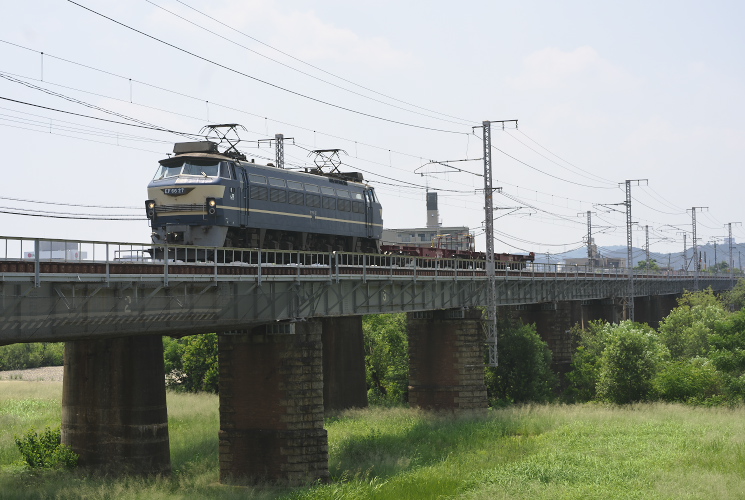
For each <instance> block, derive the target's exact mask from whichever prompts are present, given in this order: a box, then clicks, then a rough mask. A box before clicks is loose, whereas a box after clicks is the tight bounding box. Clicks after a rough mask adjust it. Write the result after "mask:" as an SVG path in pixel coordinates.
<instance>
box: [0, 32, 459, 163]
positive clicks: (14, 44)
mask: <svg viewBox="0 0 745 500" xmlns="http://www.w3.org/2000/svg"><path fill="white" fill-rule="evenodd" d="M0 42H2V43H5V44H8V45H12V46H14V47H17V48H20V49H23V50H27V51H29V52H35V53H40V54H44V57H49V58H53V59H56V60H59V61H62V62H65V63H67V64H72V65H75V66H79V67H82V68H86V69H89V70H91V71H96V72H99V73H102V74H105V75H109V76H113V77H116V78H120V79H122V80H126V81H128V82H130V83H137V84H140V85H144V86H146V87H150V88H153V89H156V90H160V91H162V92H167V93H170V94H173V95H177V96H180V97H185V98H187V99H192V100H195V101H198V102H200V103H205V102H209V103H210V105H212V106H215V107H219V108H224V109H226V110H229V111H235V112H238V113H243V114H245V115H248V116H252V117H255V118H260V119H264V120H271V121H272V122H274V123H278V124H280V125H288V126H290V127H295V128H297V129H300V130H304V131H306V132H313V133H314V134H316V133H318V134H321V135H325V136H327V137H330V138H332V139H338V140H342V141H347V142H348V143H350V144H354V145H355V148H356V147H357V146H358V145H359V146H365V147H369V148H373V149H377V150H381V151H388V152H392V153H396V154H398V155H401V156H408V157H410V158H418V159H421V158H422V155H416V154H411V153H405V152H402V151H397V150H393V149H390V148H387V147H385V146H377V145H375V144H370V143H367V142H363V141H359V140H354V139H350V138H346V137H342V136H338V135H335V134H331V133H328V132H323V131H318V130H314V129H312V128H308V127H304V126H302V125H297V124H294V123H290V122H286V121H283V120H278V119H275V118H269V117H266V116H262V115H258V114H256V113H251V112H250V111H246V110H243V109H238V108H235V107H232V106H228V105H226V104H221V103H219V102H216V101H213V100H211V99H203V98H199V97H194V96H191V95H188V94H184V93H182V92H178V91H175V90H172V89H168V88H165V87H161V86H158V85H154V84H152V83H148V82H144V81H142V80H137V79H134V78H128V77H125V76H122V75H119V74H116V73H113V72H111V71H107V70H103V69H100V68H96V67H94V66H90V65H87V64H83V63H80V62H77V61H72V60H70V59H66V58H63V57H59V56H56V55H53V54H51V53H49V52H40V51H38V50H35V49H31V48H29V47H25V46H23V45H19V44H17V43H13V42H9V41H7V40H0ZM4 74H7V75H11V76H15V77H19V78H24V79H27V80H33V81H36V82H42V81H43V83H45V84H48V85H54V86H57V87H61V88H65V89H70V90H75V91H78V92H83V93H86V94H90V95H95V96H99V97H105V98H107V99H112V100H116V101H119V102H125V103H129V104H134V105H135V106H141V107H144V108H146V109H152V110H156V111H160V112H163V113H169V114H173V115H176V116H182V117H186V118H190V119H194V120H199V121H203V119H202V118H198V117H194V116H189V115H186V114H183V113H177V112H175V111H169V110H165V109H161V108H157V107H154V106H148V105H145V104H140V103H136V102H132V101H131V100H129V101H128V100H125V99H120V98H117V97H113V96H108V95H104V94H99V93H96V92H91V91H87V90H82V89H78V88H75V87H70V86H67V85H61V84H58V83H54V82H50V81H49V80H39V79H37V78H31V77H27V76H22V75H17V74H14V73H10V72H4ZM254 133H255V134H257V135H263V134H262V133H259V132H256V131H254ZM468 137H470V134H467V135H466V138H468ZM381 165H382V164H381Z"/></svg>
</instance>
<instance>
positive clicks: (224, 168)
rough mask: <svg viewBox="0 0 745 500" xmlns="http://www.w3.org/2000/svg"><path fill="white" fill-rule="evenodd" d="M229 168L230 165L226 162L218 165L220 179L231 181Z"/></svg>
mask: <svg viewBox="0 0 745 500" xmlns="http://www.w3.org/2000/svg"><path fill="white" fill-rule="evenodd" d="M230 167H231V165H229V164H228V163H226V162H222V163H220V177H222V178H223V179H232V178H233V177H232V176H231V175H230V174H231V168H230Z"/></svg>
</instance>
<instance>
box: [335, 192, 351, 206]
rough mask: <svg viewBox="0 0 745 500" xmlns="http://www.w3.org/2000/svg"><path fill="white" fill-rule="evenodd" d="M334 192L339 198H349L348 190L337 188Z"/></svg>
mask: <svg viewBox="0 0 745 500" xmlns="http://www.w3.org/2000/svg"><path fill="white" fill-rule="evenodd" d="M336 194H337V195H338V196H339V198H349V191H346V190H343V189H337V190H336ZM339 210H341V209H339Z"/></svg>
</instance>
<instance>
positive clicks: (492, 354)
mask: <svg viewBox="0 0 745 500" xmlns="http://www.w3.org/2000/svg"><path fill="white" fill-rule="evenodd" d="M508 122H515V127H517V120H495V121H493V122H491V121H483V122H481V127H482V128H483V129H484V213H485V214H486V220H485V221H484V223H485V225H486V278H487V282H488V287H489V288H488V290H487V294H486V295H487V304H486V308H487V311H486V314H487V323H486V343H487V346H488V349H489V363H488V364H489V366H497V365H498V364H499V356H498V351H497V275H496V272H495V267H494V188H493V187H492V163H491V124H492V123H501V124H502V129H504V124H505V123H508ZM473 128H478V127H473Z"/></svg>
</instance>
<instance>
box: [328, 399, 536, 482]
mask: <svg viewBox="0 0 745 500" xmlns="http://www.w3.org/2000/svg"><path fill="white" fill-rule="evenodd" d="M367 411H371V412H372V418H364V419H359V417H355V416H354V413H352V414H351V415H350V414H349V413H343V414H341V415H340V416H339V417H332V418H329V419H327V424H328V427H329V428H332V432H331V433H330V439H329V470H330V472H331V476H332V480H333V481H348V480H355V479H358V480H370V479H372V477H379V478H383V479H384V478H387V477H391V476H394V475H396V474H400V473H402V472H405V471H407V470H411V469H413V468H416V467H422V466H427V465H432V464H436V463H439V462H443V461H445V460H447V459H448V457H449V456H451V455H452V454H458V452H461V451H464V450H468V451H473V450H480V449H482V450H483V449H485V450H492V451H493V450H494V449H495V448H498V447H500V446H503V445H504V443H505V441H507V440H510V439H511V438H512V439H514V437H515V436H525V435H535V434H540V433H542V432H543V429H542V428H540V427H533V428H530V429H527V428H525V427H524V423H521V422H520V421H519V420H518V419H516V418H512V417H510V416H504V415H497V414H495V413H492V412H488V411H478V412H473V413H466V414H463V415H454V414H453V413H450V412H447V413H445V412H431V413H429V412H424V411H418V410H408V409H400V410H367ZM391 415H393V418H390V416H391ZM525 451H527V450H525ZM489 455H490V456H493V454H492V453H489Z"/></svg>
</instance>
